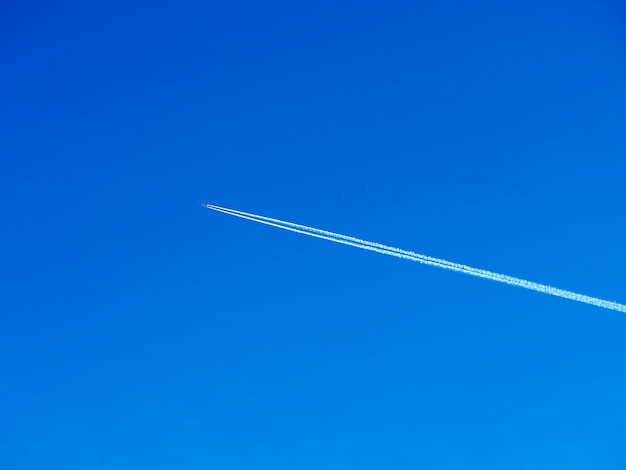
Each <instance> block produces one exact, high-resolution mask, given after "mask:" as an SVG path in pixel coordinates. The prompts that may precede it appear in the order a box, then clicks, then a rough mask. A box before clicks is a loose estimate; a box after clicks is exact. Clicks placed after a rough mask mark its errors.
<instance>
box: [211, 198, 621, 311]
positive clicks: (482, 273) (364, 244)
mask: <svg viewBox="0 0 626 470" xmlns="http://www.w3.org/2000/svg"><path fill="white" fill-rule="evenodd" d="M203 206H204V207H206V208H207V209H211V210H214V211H217V212H222V213H224V214H228V215H232V216H235V217H239V218H242V219H247V220H251V221H253V222H258V223H261V224H264V225H269V226H271V227H276V228H280V229H283V230H288V231H290V232H295V233H300V234H303V235H309V236H311V237H315V238H320V239H322V240H328V241H332V242H335V243H340V244H342V245H348V246H353V247H356V248H361V249H364V250H369V251H374V252H376V253H381V254H385V255H390V256H395V257H396V258H402V259H408V260H410V261H416V262H418V263H422V264H426V265H430V266H437V267H439V268H443V269H449V270H451V271H456V272H460V273H465V274H469V275H470V276H475V277H481V278H483V279H490V280H492V281H497V282H501V283H504V284H509V285H512V286H517V287H523V288H525V289H529V290H534V291H537V292H542V293H544V294H549V295H553V296H556V297H562V298H565V299H569V300H575V301H577V302H582V303H586V304H590V305H594V306H596V307H602V308H606V309H609V310H614V311H617V312H623V313H626V305H623V304H619V303H617V302H611V301H608V300H603V299H598V298H596V297H590V296H588V295H583V294H578V293H576V292H571V291H567V290H563V289H558V288H556V287H552V286H548V285H545V284H539V283H536V282H531V281H526V280H524V279H519V278H516V277H513V276H507V275H505V274H499V273H494V272H492V271H487V270H485V269H478V268H473V267H471V266H466V265H464V264H459V263H453V262H451V261H446V260H444V259H439V258H433V257H431V256H426V255H422V254H419V253H414V252H412V251H407V250H402V249H400V248H395V247H392V246H387V245H383V244H381V243H374V242H370V241H367V240H362V239H360V238H356V237H350V236H347V235H342V234H339V233H335V232H330V231H328V230H322V229H318V228H314V227H308V226H306V225H301V224H296V223H293V222H287V221H284V220H280V219H274V218H271V217H265V216H262V215H256V214H251V213H248V212H242V211H237V210H234V209H228V208H225V207H220V206H215V205H213V204H203Z"/></svg>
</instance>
